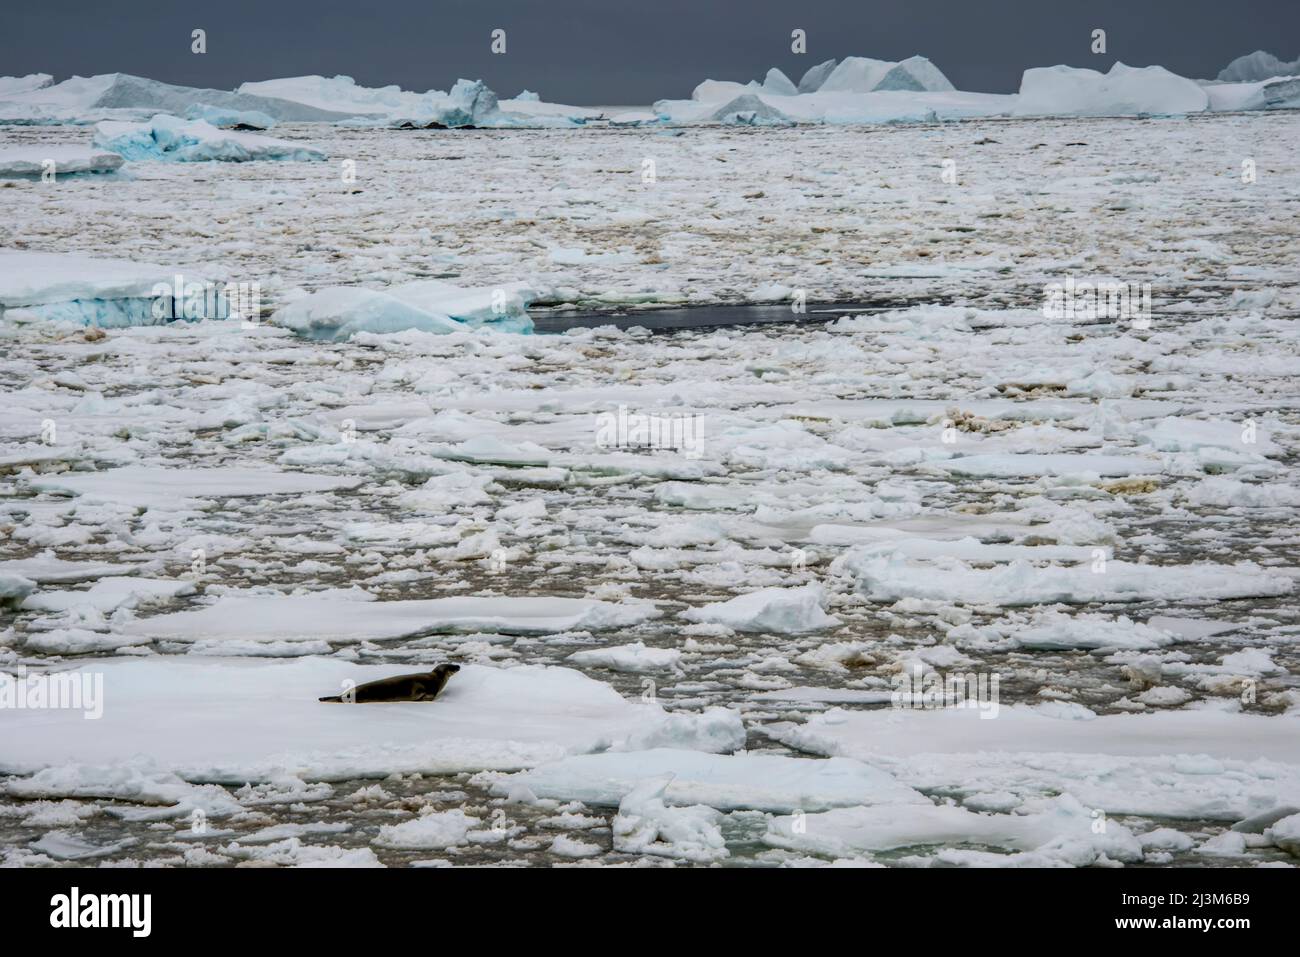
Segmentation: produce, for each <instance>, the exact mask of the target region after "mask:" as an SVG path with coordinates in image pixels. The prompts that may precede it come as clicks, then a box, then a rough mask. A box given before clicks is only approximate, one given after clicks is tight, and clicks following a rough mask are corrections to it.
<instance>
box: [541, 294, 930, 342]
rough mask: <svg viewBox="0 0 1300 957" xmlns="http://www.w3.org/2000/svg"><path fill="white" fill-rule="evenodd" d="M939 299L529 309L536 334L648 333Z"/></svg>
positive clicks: (813, 317) (819, 318)
mask: <svg viewBox="0 0 1300 957" xmlns="http://www.w3.org/2000/svg"><path fill="white" fill-rule="evenodd" d="M941 302H942V300H940V299H936V298H934V297H928V298H926V299H924V300H890V299H876V300H872V301H870V302H844V303H809V304H808V306H807V308H806V310H805V311H804V312H801V313H796V312H794V311H793V310H792V309H791V307H790V303H788V302H773V303H741V304H732V305H714V304H709V305H699V306H651V307H645V308H640V309H610V310H608V311H598V312H589V311H581V310H568V309H566V310H564V311H554V312H541V311H538V310H532V312H531V315H532V317H533V327H534V328H535V329H536V331H537V332H540V333H560V332H567V331H568V330H570V329H595V328H598V327H599V326H617V327H618V328H619V329H631V328H634V327H636V326H640V327H641V328H643V329H649V330H651V331H652V332H674V331H676V330H679V329H709V328H713V327H715V326H757V325H771V324H774V323H793V324H795V325H803V324H807V323H823V322H830V321H832V320H834V319H838V318H839V317H840V316H846V315H859V314H861V313H873V312H889V311H891V310H894V309H907V308H909V307H911V306H916V305H922V304H935V303H941Z"/></svg>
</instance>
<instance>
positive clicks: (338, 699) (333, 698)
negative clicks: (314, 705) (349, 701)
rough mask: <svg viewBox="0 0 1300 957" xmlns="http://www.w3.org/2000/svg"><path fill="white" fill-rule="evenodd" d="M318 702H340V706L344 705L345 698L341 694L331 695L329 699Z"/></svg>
mask: <svg viewBox="0 0 1300 957" xmlns="http://www.w3.org/2000/svg"><path fill="white" fill-rule="evenodd" d="M316 700H317V701H336V702H338V703H339V704H342V703H343V696H342V695H341V694H335V695H330V696H329V697H328V698H317V699H316Z"/></svg>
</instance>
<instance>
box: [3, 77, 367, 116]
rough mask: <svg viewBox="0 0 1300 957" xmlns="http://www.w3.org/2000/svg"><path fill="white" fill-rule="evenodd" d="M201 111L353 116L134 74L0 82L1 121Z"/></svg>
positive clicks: (334, 109)
mask: <svg viewBox="0 0 1300 957" xmlns="http://www.w3.org/2000/svg"><path fill="white" fill-rule="evenodd" d="M38 76H44V74H38ZM24 79H26V78H24ZM196 107H204V108H207V109H220V110H230V111H235V112H258V113H262V114H263V115H265V116H269V117H272V118H273V119H275V120H277V121H280V122H287V123H311V122H338V121H340V120H345V119H348V118H349V117H350V116H352V115H353V114H351V113H349V112H346V111H341V110H340V109H339V108H338V105H337V104H326V105H325V106H324V107H316V106H314V105H310V104H304V103H300V102H291V101H289V100H284V99H277V98H274V97H264V96H256V95H251V94H247V93H240V92H236V93H230V92H227V91H225V90H207V89H197V88H195V87H188V86H176V85H174V84H171V83H162V82H160V81H158V80H150V79H147V78H146V77H142V76H133V75H131V74H129V73H105V74H100V75H98V76H91V77H82V76H74V77H72V78H71V79H68V80H64V81H63V82H62V83H55V84H52V85H49V84H47V85H44V86H35V87H31V88H28V89H9V88H7V87H6V86H5V85H3V84H0V123H25V124H51V123H94V122H97V121H99V120H106V119H117V120H143V119H148V118H149V117H150V116H152V115H154V114H155V113H170V114H173V115H177V116H183V115H185V114H187V113H188V112H189V111H190V110H191V109H192V108H196Z"/></svg>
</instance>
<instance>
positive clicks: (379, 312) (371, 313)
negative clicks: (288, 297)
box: [272, 279, 533, 342]
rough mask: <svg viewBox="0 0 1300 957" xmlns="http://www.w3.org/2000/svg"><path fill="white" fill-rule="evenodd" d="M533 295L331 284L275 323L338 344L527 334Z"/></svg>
mask: <svg viewBox="0 0 1300 957" xmlns="http://www.w3.org/2000/svg"><path fill="white" fill-rule="evenodd" d="M531 297H532V293H531V291H530V290H528V289H526V287H524V286H522V285H520V284H514V285H511V286H506V287H501V288H498V289H462V288H460V287H459V286H453V285H451V284H450V283H445V282H439V281H438V280H434V279H427V280H419V281H416V282H409V283H403V284H400V285H397V286H390V287H389V288H387V289H384V290H378V289H361V288H357V287H352V286H331V287H329V288H326V289H321V290H319V291H317V292H314V293H310V294H308V295H306V296H303V297H302V298H300V299H297V300H295V301H293V302H291V303H289V304H288V305H286V306H284V307H283V308H281V309H280V310H279V311H277V312H276V313H275V315H274V316H273V317H272V318H273V321H274V322H275V323H276V324H277V325H280V326H282V327H284V328H286V329H292V330H293V331H294V332H296V333H297V334H298V335H300V336H305V337H307V338H310V339H316V340H321V341H334V342H337V341H342V340H344V339H349V338H351V337H352V336H353V335H355V334H357V333H359V332H375V333H390V332H405V331H407V330H415V331H417V332H436V333H444V332H458V331H463V330H465V329H467V328H469V329H478V328H482V327H484V326H490V327H491V328H493V329H495V330H497V331H500V332H516V333H529V332H532V331H533V321H532V319H530V318H529V317H528V313H527V311H526V307H527V304H528V301H529V299H531Z"/></svg>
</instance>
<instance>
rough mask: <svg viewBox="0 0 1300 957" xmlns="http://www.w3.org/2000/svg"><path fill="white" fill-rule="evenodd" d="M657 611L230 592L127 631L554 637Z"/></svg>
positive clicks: (310, 637)
mask: <svg viewBox="0 0 1300 957" xmlns="http://www.w3.org/2000/svg"><path fill="white" fill-rule="evenodd" d="M658 614H659V612H658V610H657V609H656V608H655V606H654V605H653V604H652V603H650V602H636V603H629V604H617V603H614V602H604V601H595V600H589V599H580V598H546V597H537V598H532V597H530V598H506V597H495V598H491V597H473V596H466V597H460V598H427V599H409V600H406V601H382V602H367V601H356V600H348V599H346V598H336V597H315V596H311V595H301V596H287V597H283V598H265V597H243V596H225V597H222V598H219V599H217V601H216V602H214V603H212V604H210V605H208V606H206V607H204V608H198V609H195V610H193V611H180V612H174V613H172V614H167V615H155V616H153V617H151V618H141V619H139V620H137V621H134V622H132V623H130V624H129V625H126V626H124V628H123V629H122V631H123V633H124V634H127V635H130V636H135V637H149V638H154V639H161V640H167V641H182V642H205V643H220V642H225V641H236V640H239V641H277V642H285V641H303V642H316V641H329V642H336V643H338V642H360V641H380V640H391V639H396V638H403V637H409V636H412V635H425V634H433V633H435V632H450V631H458V632H476V631H501V632H505V633H508V634H548V633H554V632H562V631H574V630H580V629H589V630H596V631H599V630H602V629H609V628H622V627H629V626H631V625H636V624H640V623H641V622H644V621H648V620H649V619H651V618H654V617H656V616H657V615H658Z"/></svg>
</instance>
